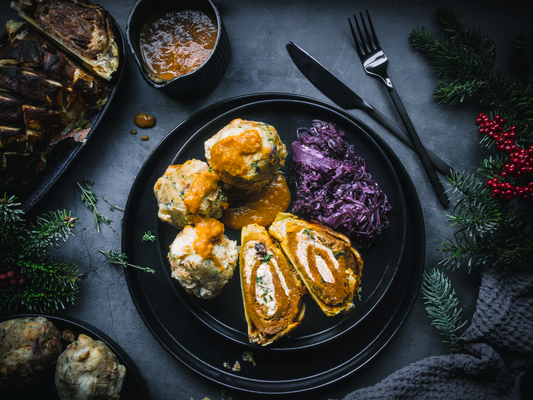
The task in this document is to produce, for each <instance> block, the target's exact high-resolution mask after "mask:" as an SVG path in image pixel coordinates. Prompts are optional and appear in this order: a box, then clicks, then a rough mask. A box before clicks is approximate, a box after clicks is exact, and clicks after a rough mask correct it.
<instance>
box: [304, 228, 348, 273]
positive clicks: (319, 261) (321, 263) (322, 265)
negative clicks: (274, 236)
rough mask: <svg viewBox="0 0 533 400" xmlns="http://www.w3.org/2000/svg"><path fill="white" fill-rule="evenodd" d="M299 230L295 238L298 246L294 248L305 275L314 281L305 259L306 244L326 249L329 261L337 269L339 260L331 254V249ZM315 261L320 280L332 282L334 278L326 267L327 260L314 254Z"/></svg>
mask: <svg viewBox="0 0 533 400" xmlns="http://www.w3.org/2000/svg"><path fill="white" fill-rule="evenodd" d="M302 232H303V230H302V231H301V232H299V233H298V235H297V239H298V246H297V248H296V256H297V258H298V260H299V261H300V263H301V264H302V265H303V266H304V269H305V272H306V273H307V275H308V276H309V277H310V278H311V279H312V280H313V282H315V281H316V279H315V277H314V276H313V274H311V269H310V268H309V262H308V260H307V248H308V246H314V247H316V248H319V249H322V250H324V251H326V253H327V254H328V255H329V259H330V261H331V262H332V263H333V266H334V268H335V269H336V270H338V269H339V262H338V261H337V259H336V258H335V256H334V255H333V252H332V251H331V249H328V248H327V247H326V246H324V245H323V244H321V243H318V242H311V238H310V237H309V236H307V235H306V234H305V233H302ZM315 262H316V265H317V269H318V272H319V273H320V278H321V280H322V281H325V282H328V283H334V282H335V278H334V277H333V274H332V272H331V270H330V268H329V267H328V264H327V261H326V260H324V259H323V258H322V257H320V256H319V255H315Z"/></svg>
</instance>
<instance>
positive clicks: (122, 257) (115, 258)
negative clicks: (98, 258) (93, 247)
mask: <svg viewBox="0 0 533 400" xmlns="http://www.w3.org/2000/svg"><path fill="white" fill-rule="evenodd" d="M98 251H99V252H100V253H102V254H103V255H104V256H105V257H106V258H107V260H108V261H109V262H110V263H111V264H116V265H122V266H123V267H125V268H126V267H133V268H137V269H140V270H142V271H145V272H149V273H151V274H154V273H155V271H154V270H153V269H151V268H148V267H141V266H139V265H134V264H130V263H129V262H128V261H127V258H128V256H127V255H126V254H125V253H120V252H118V251H116V250H110V251H103V250H98Z"/></svg>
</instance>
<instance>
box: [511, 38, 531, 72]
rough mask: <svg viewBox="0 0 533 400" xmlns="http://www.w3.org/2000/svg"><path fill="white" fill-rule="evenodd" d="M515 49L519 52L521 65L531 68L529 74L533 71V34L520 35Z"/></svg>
mask: <svg viewBox="0 0 533 400" xmlns="http://www.w3.org/2000/svg"><path fill="white" fill-rule="evenodd" d="M515 47H516V49H517V50H518V52H519V55H520V58H521V63H520V64H522V65H525V66H526V67H528V68H529V71H528V72H529V73H531V72H532V71H533V32H529V33H528V34H527V35H526V34H520V35H518V37H517V38H516V41H515Z"/></svg>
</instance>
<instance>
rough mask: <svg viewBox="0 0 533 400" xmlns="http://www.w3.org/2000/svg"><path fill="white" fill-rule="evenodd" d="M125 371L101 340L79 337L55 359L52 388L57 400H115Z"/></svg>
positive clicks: (118, 394)
mask: <svg viewBox="0 0 533 400" xmlns="http://www.w3.org/2000/svg"><path fill="white" fill-rule="evenodd" d="M125 378H126V367H125V366H124V365H121V364H120V362H119V360H118V359H117V356H116V355H115V353H113V352H112V351H111V349H109V347H108V346H107V345H106V344H105V343H104V342H102V341H101V340H93V339H92V338H91V337H89V336H87V335H85V334H80V335H79V336H78V339H77V340H76V341H74V342H72V343H71V344H70V345H69V346H68V347H67V348H66V350H65V351H64V352H63V353H61V355H60V356H59V358H58V359H57V365H56V371H55V385H56V389H57V392H58V394H59V397H60V399H61V400H99V399H106V400H118V399H120V391H121V390H122V385H123V383H124V379H125Z"/></svg>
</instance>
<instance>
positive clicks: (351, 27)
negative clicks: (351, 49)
mask: <svg viewBox="0 0 533 400" xmlns="http://www.w3.org/2000/svg"><path fill="white" fill-rule="evenodd" d="M354 19H355V15H354ZM348 22H349V23H350V30H351V31H352V36H353V41H354V42H355V47H356V49H357V52H358V53H359V57H362V56H363V55H364V53H363V51H362V50H361V47H359V38H358V37H357V35H356V34H355V30H354V29H353V25H352V20H351V19H350V18H349V17H348ZM355 23H357V19H355Z"/></svg>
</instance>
